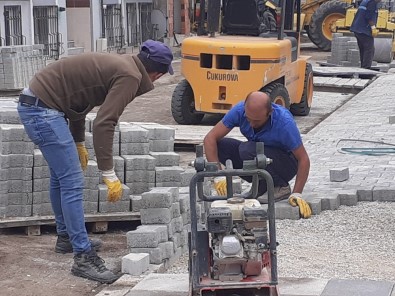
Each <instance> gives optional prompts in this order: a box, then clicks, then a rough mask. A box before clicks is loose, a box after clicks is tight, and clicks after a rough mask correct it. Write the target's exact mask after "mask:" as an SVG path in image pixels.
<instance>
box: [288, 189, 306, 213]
mask: <svg viewBox="0 0 395 296" xmlns="http://www.w3.org/2000/svg"><path fill="white" fill-rule="evenodd" d="M288 202H289V204H290V205H291V206H293V207H299V213H300V216H301V217H302V218H305V219H307V218H310V217H311V208H310V206H309V204H308V203H307V202H306V201H305V200H304V199H303V198H302V194H301V193H292V194H291V195H290V197H289V198H288Z"/></svg>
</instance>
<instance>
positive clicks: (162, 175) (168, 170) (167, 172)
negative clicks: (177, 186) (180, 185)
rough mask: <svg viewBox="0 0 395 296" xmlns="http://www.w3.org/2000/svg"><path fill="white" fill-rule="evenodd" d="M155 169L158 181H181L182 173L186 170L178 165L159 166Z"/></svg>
mask: <svg viewBox="0 0 395 296" xmlns="http://www.w3.org/2000/svg"><path fill="white" fill-rule="evenodd" d="M155 171H156V183H164V182H181V173H183V172H184V169H183V168H181V167H177V166H172V167H157V168H155Z"/></svg>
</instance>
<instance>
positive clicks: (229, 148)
mask: <svg viewBox="0 0 395 296" xmlns="http://www.w3.org/2000/svg"><path fill="white" fill-rule="evenodd" d="M264 153H265V155H266V157H268V158H271V159H273V163H271V164H269V165H268V166H267V167H266V170H267V171H268V172H269V173H270V175H271V176H272V178H273V182H274V186H275V187H285V186H288V185H289V184H288V182H289V181H290V180H292V178H293V177H295V175H296V172H297V171H298V161H297V160H296V158H295V156H294V155H293V154H292V152H286V151H283V150H281V149H278V148H274V147H270V146H265V149H264ZM255 157H256V143H255V142H241V141H239V140H236V139H232V138H223V139H222V140H220V141H219V142H218V158H219V161H220V162H221V163H222V164H225V162H226V160H227V159H230V160H232V164H233V168H234V169H241V168H243V161H244V160H253V159H254V158H255ZM243 179H244V180H246V181H248V182H252V178H251V177H243ZM266 191H267V186H266V181H264V180H261V181H259V187H258V193H259V195H262V194H264V193H265V192H266Z"/></svg>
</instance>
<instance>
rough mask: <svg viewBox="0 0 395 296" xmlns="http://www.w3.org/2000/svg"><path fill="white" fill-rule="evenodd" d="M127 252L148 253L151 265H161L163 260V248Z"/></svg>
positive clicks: (132, 249)
mask: <svg viewBox="0 0 395 296" xmlns="http://www.w3.org/2000/svg"><path fill="white" fill-rule="evenodd" d="M129 252H131V253H148V254H149V262H150V263H151V264H161V263H162V262H163V260H164V258H163V254H164V250H163V247H162V248H161V247H157V248H130V249H129Z"/></svg>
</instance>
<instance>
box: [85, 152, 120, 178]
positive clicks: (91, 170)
mask: <svg viewBox="0 0 395 296" xmlns="http://www.w3.org/2000/svg"><path fill="white" fill-rule="evenodd" d="M115 157H117V156H115ZM115 157H114V158H115ZM84 176H85V177H101V174H100V171H99V169H98V167H97V162H96V161H94V160H88V166H87V167H86V170H85V171H84Z"/></svg>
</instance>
